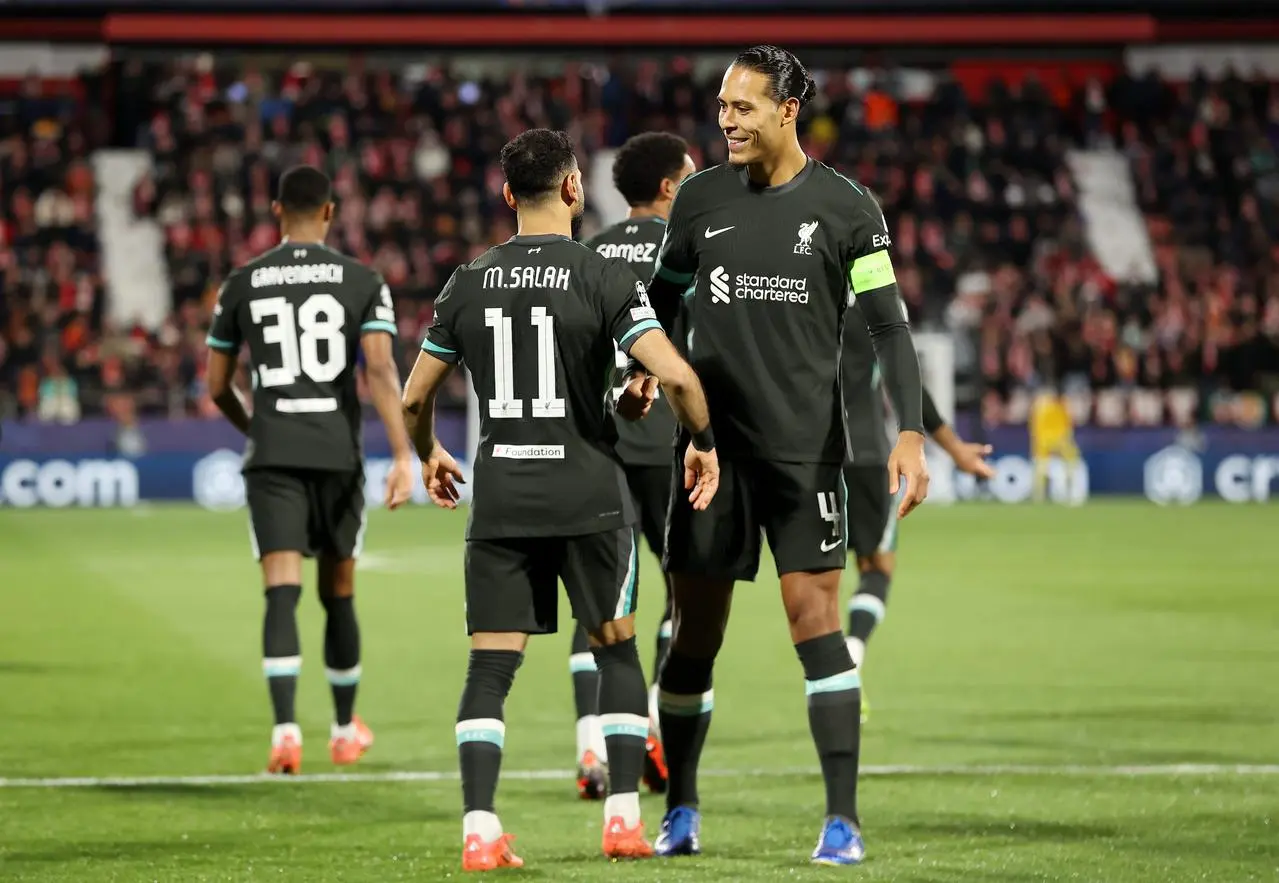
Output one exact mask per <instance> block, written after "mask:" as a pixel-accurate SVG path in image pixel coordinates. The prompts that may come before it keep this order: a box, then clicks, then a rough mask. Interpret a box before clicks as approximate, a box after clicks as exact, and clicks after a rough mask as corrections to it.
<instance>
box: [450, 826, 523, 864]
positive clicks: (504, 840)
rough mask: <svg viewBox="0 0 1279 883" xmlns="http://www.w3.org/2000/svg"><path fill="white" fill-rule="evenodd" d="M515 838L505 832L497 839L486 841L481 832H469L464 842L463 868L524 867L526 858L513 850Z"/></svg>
mask: <svg viewBox="0 0 1279 883" xmlns="http://www.w3.org/2000/svg"><path fill="white" fill-rule="evenodd" d="M514 839H515V838H514V837H512V836H511V835H510V834H503V835H502V836H501V837H499V838H497V839H496V840H492V841H486V840H484V839H483V838H481V837H480V835H479V834H468V835H467V836H466V841H465V842H464V843H463V844H462V870H463V871H494V870H497V869H498V868H522V867H524V859H522V858H520V857H519V856H518V855H516V854H515V853H514V852H512V851H511V841H512V840H514Z"/></svg>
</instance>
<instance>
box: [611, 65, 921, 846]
mask: <svg viewBox="0 0 1279 883" xmlns="http://www.w3.org/2000/svg"><path fill="white" fill-rule="evenodd" d="M815 92H816V87H815V85H814V84H813V80H812V78H811V77H810V76H809V75H808V73H807V71H805V70H804V67H803V66H802V65H801V64H800V63H799V61H798V60H797V59H796V58H795V56H793V55H792V54H791V53H789V52H787V51H785V50H783V49H779V48H777V47H776V46H757V47H754V48H752V49H748V50H746V51H744V52H742V53H741V54H740V55H738V56H737V58H736V59H735V60H734V62H733V63H732V64H731V65H730V66H729V68H728V70H727V71H726V72H725V74H724V79H723V83H722V85H721V87H720V92H719V125H720V128H721V129H722V130H723V132H724V137H725V139H726V140H727V142H728V157H729V158H728V162H727V163H726V164H725V165H721V166H715V167H713V168H710V169H707V170H705V171H702V172H698V173H697V174H694V175H691V176H690V177H689V178H687V179H686V180H685V181H684V183H683V184H682V185H681V186H680V190H679V193H678V195H677V196H676V198H675V204H674V206H672V208H671V215H670V219H669V222H668V225H667V229H666V236H665V238H664V239H663V241H662V248H661V252H660V254H659V257H658V265H657V268H656V272H655V274H654V276H653V281H652V283H651V284H650V286H649V296H650V297H651V299H652V303H653V305H654V308H655V309H656V310H657V311H658V313H659V316H660V317H661V320H662V322H663V325H665V326H667V327H669V324H668V323H670V322H671V321H672V318H673V316H674V315H675V312H676V309H677V307H678V304H679V303H680V302H681V295H682V294H683V293H684V291H685V289H687V288H688V286H689V284H690V283H695V285H696V288H695V293H694V295H693V297H692V300H691V317H690V324H691V334H692V344H691V346H690V353H689V355H690V361H691V362H692V364H693V367H694V369H695V370H697V372H698V375H699V376H700V377H701V378H702V382H703V384H705V386H706V390H707V396H708V398H709V400H710V402H711V408H712V411H711V422H712V424H713V425H714V428H715V432H716V436H717V438H718V439H719V444H720V453H721V455H722V458H723V459H722V461H721V464H720V468H721V470H722V472H721V477H720V494H719V496H718V497H717V498H716V502H715V506H714V507H713V508H712V509H710V510H708V511H707V512H705V513H696V512H694V511H693V510H692V508H691V507H690V506H689V505H688V504H687V502H686V501H685V500H684V499H683V498H682V496H676V497H674V498H673V499H672V501H671V509H670V516H669V521H668V525H667V533H666V555H665V565H666V569H667V570H668V571H669V572H670V573H671V574H672V576H673V585H674V594H675V605H674V607H675V614H674V619H675V634H674V637H673V640H672V644H671V649H670V653H669V655H668V656H667V658H666V664H665V666H664V667H663V669H662V674H661V680H660V690H661V692H660V696H659V708H660V717H661V732H662V741H663V747H664V749H665V753H666V761H667V765H668V769H669V775H670V778H669V785H668V790H667V792H666V803H667V807H668V811H667V813H666V817H665V819H664V820H663V822H662V830H661V834H660V836H659V837H658V840H657V843H656V844H655V846H656V850H657V852H658V854H660V855H687V854H692V853H696V852H699V851H700V833H699V829H700V823H701V817H700V814H699V809H698V793H697V766H698V760H699V758H700V756H701V752H702V746H703V743H704V742H705V739H706V732H707V728H708V726H709V724H710V717H711V711H712V707H713V693H712V691H711V672H712V668H713V666H714V661H715V656H716V654H717V653H718V652H719V649H720V646H721V644H722V641H723V636H724V628H725V624H726V621H727V618H728V611H729V603H730V600H731V598H732V592H733V585H734V583H735V582H736V581H737V580H753V579H754V577H755V574H756V572H757V570H758V567H759V556H760V542H761V537H760V535H761V533H763V534H765V535H767V537H768V542H769V546H770V547H771V549H772V552H773V557H774V559H775V560H776V564H777V571H778V574H779V576H780V577H781V591H782V603H783V606H784V607H785V610H786V617H787V620H788V621H789V624H790V632H791V640H792V641H793V642H794V645H795V650H796V652H797V653H798V655H799V660H800V663H801V665H802V667H803V670H804V678H805V681H806V683H805V692H806V693H807V695H808V717H809V725H810V728H811V730H812V734H813V739H814V742H815V743H816V747H817V754H818V756H819V758H820V761H821V767H822V774H823V777H824V779H825V783H826V819H825V821H824V823H823V825H822V832H821V835H820V837H819V840H818V844H817V848H816V849H815V850H814V852H813V854H812V860H813V861H814V862H818V863H822V864H854V863H856V862H859V861H860V860H861V858H862V855H863V852H864V847H863V844H862V839H861V834H860V830H859V827H858V818H857V765H858V751H859V744H860V726H861V724H860V717H859V715H860V699H859V693H858V674H857V671H856V670H855V669H854V667H853V662H852V659H851V658H850V657H849V655H848V646H847V645H846V644H845V642H844V634H843V628H842V623H841V621H840V620H841V617H840V603H839V582H840V580H839V577H840V570H841V569H842V568H843V567H844V559H845V552H844V550H845V542H846V541H845V524H844V492H843V488H842V482H841V480H840V477H841V467H842V464H843V461H844V432H843V426H842V422H843V421H842V412H843V403H842V401H841V396H840V389H839V387H840V378H839V359H840V334H841V330H842V327H843V324H844V316H845V311H846V307H847V305H848V302H849V300H850V297H855V298H856V299H857V301H858V302H859V303H860V305H861V315H864V316H865V321H866V322H868V323H869V327H870V334H871V336H872V338H873V340H874V348H875V352H876V355H877V357H878V359H879V362H880V364H881V365H882V366H883V369H884V375H885V384H886V386H887V388H888V390H889V392H890V394H891V395H892V399H893V405H894V408H895V410H896V412H897V413H898V414H899V415H900V422H901V430H902V431H901V434H900V436H899V440H898V443H897V445H896V447H895V448H894V450H893V452H892V454H891V455H890V457H889V462H888V472H889V474H890V476H891V487H892V490H893V491H894V492H895V491H896V490H897V488H898V486H899V484H900V482H901V481H902V479H903V478H904V479H905V480H906V492H905V495H904V496H903V498H902V502H901V505H900V508H899V514H901V515H905V514H906V513H908V512H910V511H911V510H912V509H914V507H915V506H917V505H918V504H919V503H920V502H922V501H923V499H924V497H925V495H926V493H927V488H928V475H927V470H926V467H925V463H924V436H923V425H922V419H921V407H922V406H921V403H920V399H921V386H920V375H919V362H918V359H917V357H916V355H915V349H914V345H913V343H912V340H911V335H910V329H909V326H908V325H907V322H906V313H905V309H904V306H903V304H902V302H901V299H900V297H899V296H898V293H897V285H896V279H895V277H894V275H893V265H892V260H891V259H890V257H889V254H888V246H889V236H888V231H887V230H886V229H885V224H884V218H883V215H882V214H881V213H880V210H879V206H878V204H877V203H876V202H875V201H874V200H873V199H872V198H871V196H870V195H869V194H868V193H867V192H866V190H865V189H864V188H863V187H861V186H860V185H858V184H856V183H854V182H853V181H850V180H849V179H847V178H844V177H843V176H841V175H838V174H836V173H835V172H834V171H833V170H832V169H830V168H829V167H827V166H825V165H823V164H821V163H819V162H816V161H814V160H812V159H810V158H809V157H808V156H806V155H805V154H804V151H803V149H802V148H801V147H800V144H799V139H798V137H797V135H796V131H795V124H796V119H797V117H798V115H799V112H800V109H801V108H802V107H803V105H804V104H805V103H806V102H807V101H808V100H809V99H811V98H812V97H813V95H814V93H815ZM643 384H644V381H643V378H642V377H639V376H637V377H635V378H634V379H633V380H632V381H631V382H630V383H628V385H627V389H626V393H625V397H632V398H640V397H642V395H643Z"/></svg>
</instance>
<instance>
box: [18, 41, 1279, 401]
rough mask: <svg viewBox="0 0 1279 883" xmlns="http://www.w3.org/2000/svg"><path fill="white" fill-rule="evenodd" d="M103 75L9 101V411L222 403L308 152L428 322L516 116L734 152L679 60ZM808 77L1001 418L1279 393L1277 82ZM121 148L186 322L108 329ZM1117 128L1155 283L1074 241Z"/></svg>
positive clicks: (484, 214)
mask: <svg viewBox="0 0 1279 883" xmlns="http://www.w3.org/2000/svg"><path fill="white" fill-rule="evenodd" d="M107 79H108V80H109V81H110V83H111V87H112V88H111V92H110V100H108V97H107V93H105V92H103V91H102V88H103V87H102V81H103V78H101V77H97V76H95V77H91V78H86V79H85V80H84V81H83V82H81V83H79V84H77V85H76V88H74V89H70V88H61V89H57V90H51V88H50V87H49V86H48V84H41V83H40V82H39V81H38V80H32V81H29V82H27V83H25V84H24V85H23V86H22V88H21V90H20V92H19V94H16V95H11V96H7V97H5V98H4V99H3V100H4V101H6V102H7V106H6V107H5V110H7V111H11V112H6V113H3V114H0V202H2V205H3V211H2V212H0V214H2V215H3V220H0V290H2V291H3V292H4V299H3V306H0V327H2V328H3V335H2V336H0V388H2V389H3V390H5V391H8V394H7V400H5V399H0V414H3V413H4V412H5V411H6V410H7V411H15V410H16V411H17V413H18V414H20V415H27V416H32V417H35V418H36V419H40V420H54V421H62V422H73V421H74V420H76V419H78V417H79V415H80V414H81V413H91V412H92V413H96V412H100V411H106V412H108V413H113V414H115V413H117V412H118V413H124V414H125V415H126V416H127V414H128V412H129V411H131V410H133V409H138V410H141V411H142V412H158V413H164V414H169V415H172V416H178V415H210V414H211V413H212V411H211V409H210V407H209V405H208V402H207V397H206V396H205V395H204V394H203V388H202V383H201V378H200V374H201V371H202V370H203V368H202V366H203V359H204V354H203V343H202V341H203V329H204V328H205V327H206V325H207V321H208V315H209V311H210V308H211V306H212V303H213V299H214V297H215V294H216V290H217V287H218V285H219V284H220V282H221V280H222V279H223V278H224V277H225V276H226V274H227V272H228V271H229V270H231V269H232V268H234V267H235V266H237V265H239V264H241V263H243V262H245V261H246V260H248V259H249V258H250V257H251V256H252V255H254V254H256V253H257V252H260V251H262V250H264V249H266V248H268V247H270V246H271V245H273V244H274V243H275V242H276V241H277V235H278V234H277V233H276V230H275V226H274V222H273V219H272V217H271V214H270V201H271V197H272V193H273V187H274V184H275V181H276V179H277V177H278V175H279V174H280V172H281V171H283V170H284V169H285V168H287V167H288V166H290V165H293V164H295V163H312V164H316V165H320V166H322V167H324V168H326V170H328V171H329V172H331V173H332V175H333V176H334V181H335V187H336V192H337V194H338V212H337V216H336V219H335V223H334V229H333V233H332V236H331V240H330V242H331V244H332V245H333V246H334V247H336V248H338V249H340V250H342V251H345V252H348V253H350V254H353V255H355V256H358V257H359V258H360V259H361V260H364V261H366V262H368V263H369V264H370V265H371V266H373V267H375V268H376V269H377V270H378V271H379V272H381V273H382V274H383V275H384V276H385V277H386V279H387V281H388V283H389V284H390V285H391V288H392V290H393V291H394V294H395V298H396V306H397V313H398V315H399V320H400V332H401V334H400V337H401V340H402V341H406V342H412V341H415V340H417V339H420V336H421V333H422V330H423V328H424V327H425V325H426V324H427V323H429V321H430V318H431V314H432V313H431V310H432V307H431V304H432V299H433V298H434V297H435V295H436V294H437V293H438V292H439V290H440V288H441V286H442V285H443V284H444V282H445V281H446V280H447V278H448V276H449V274H450V273H451V272H452V270H453V269H454V267H456V266H458V265H459V264H462V263H465V262H467V261H469V260H471V259H472V258H473V257H475V256H477V255H478V254H479V253H481V252H482V251H483V250H484V249H485V248H487V247H488V246H490V245H492V244H494V243H496V242H500V241H502V240H504V239H506V238H507V237H508V236H510V235H511V234H512V233H513V232H514V218H513V215H512V214H511V213H510V212H509V211H508V210H507V209H506V207H505V205H504V204H503V203H502V200H501V196H500V186H499V185H500V173H499V170H498V168H497V164H496V157H497V154H498V150H499V148H500V147H501V145H502V144H503V143H504V142H505V141H506V140H507V139H509V138H510V137H512V136H514V135H515V134H517V133H518V132H519V131H521V130H523V129H525V128H527V127H530V126H548V127H552V128H561V129H565V130H567V131H568V132H570V134H571V135H572V137H573V139H574V141H575V143H576V144H577V146H578V151H579V156H580V157H581V158H582V161H583V165H584V167H587V168H589V162H588V158H589V157H591V156H592V155H593V154H594V153H595V152H596V151H598V150H600V149H602V148H607V147H611V146H616V145H618V144H620V143H621V142H622V141H623V140H624V139H625V138H626V137H627V136H629V135H631V134H634V133H636V132H638V131H643V130H648V129H663V130H669V131H674V132H677V133H678V134H680V135H683V136H684V137H685V138H686V139H687V140H688V141H689V143H690V145H691V149H692V152H693V154H694V159H695V160H696V161H697V163H698V165H699V167H703V166H705V165H708V164H712V163H716V162H719V161H721V160H722V159H723V157H724V144H723V139H722V137H721V136H720V135H719V133H718V129H717V127H716V125H715V116H714V107H715V104H714V95H715V89H716V88H717V85H718V84H717V82H716V81H715V79H714V78H713V77H712V78H709V79H707V78H701V77H698V76H695V69H694V67H693V66H692V65H691V64H690V63H688V62H685V61H682V60H680V59H674V60H672V61H671V62H670V63H669V64H666V65H659V64H658V63H656V62H653V61H645V62H639V63H636V64H634V65H630V66H619V67H617V68H615V69H611V70H606V69H604V68H602V67H599V66H595V65H590V64H569V65H566V66H564V67H563V69H562V71H561V72H560V73H559V74H557V75H556V76H555V77H553V78H543V77H539V76H533V75H529V74H522V73H509V72H499V71H497V70H496V69H495V70H494V73H493V75H492V76H491V77H490V78H488V79H479V80H470V79H463V78H462V77H460V76H459V75H456V74H454V73H452V72H450V70H449V69H447V68H439V67H428V66H416V67H400V68H395V69H392V68H389V67H388V68H384V67H375V66H372V65H370V66H367V67H366V66H365V65H363V64H362V63H360V62H359V61H358V60H354V59H353V60H350V63H349V64H347V63H345V61H344V63H343V66H341V67H336V66H335V67H332V68H327V69H321V68H318V67H316V68H313V67H311V66H310V65H308V64H304V63H296V64H293V65H292V66H290V67H287V68H279V69H275V68H272V67H271V66H270V65H268V64H266V63H262V64H261V65H259V64H257V63H244V62H243V61H241V62H239V63H235V64H229V65H228V66H226V67H222V66H220V65H217V64H215V63H214V61H213V59H211V58H210V57H208V56H201V57H192V58H186V59H181V60H177V61H173V60H169V61H166V62H154V63H153V62H146V63H144V62H142V61H136V60H135V61H126V62H124V63H121V64H117V65H116V66H114V68H113V69H112V74H111V76H110V77H108V78H107ZM817 79H818V84H819V87H820V95H819V97H818V99H817V101H816V102H815V103H814V106H813V109H812V110H811V111H809V112H808V113H807V114H806V117H805V119H804V120H803V133H804V137H803V143H804V144H805V147H806V149H807V150H808V151H809V153H810V154H811V155H812V156H814V157H816V158H818V159H820V160H823V161H825V162H827V163H830V164H832V165H834V166H836V167H837V168H840V169H842V170H843V171H845V172H847V173H848V174H849V175H851V176H852V177H854V178H856V179H858V180H860V181H862V182H864V183H866V184H868V185H869V186H871V187H872V188H873V189H874V190H875V191H876V193H877V194H878V195H879V197H880V198H881V200H882V202H883V205H884V208H885V214H886V216H887V219H888V222H889V225H890V228H891V229H892V232H893V238H894V258H895V262H896V265H897V275H898V279H899V281H900V283H901V290H902V294H903V296H904V297H905V298H906V300H907V302H908V305H909V308H910V310H911V313H912V319H913V320H914V321H915V323H916V325H917V326H918V327H923V328H932V329H937V330H949V331H951V332H952V333H953V334H954V335H955V336H956V339H957V341H958V342H959V346H958V348H957V352H958V363H957V369H958V372H959V374H960V375H961V378H960V379H961V381H963V380H964V379H965V378H967V379H968V380H969V381H970V382H969V383H968V384H967V386H968V387H969V388H971V390H972V391H973V393H974V395H980V396H981V397H982V402H983V405H984V408H983V410H984V413H985V415H986V416H987V418H988V419H990V420H992V421H995V422H999V421H1001V420H1003V419H1011V418H1008V417H1007V414H1006V412H1005V409H1004V408H1003V404H1004V403H1005V402H1006V401H1008V400H1009V399H1010V398H1011V397H1013V396H1014V395H1015V394H1016V392H1017V391H1018V390H1024V389H1028V388H1033V387H1035V386H1037V385H1038V384H1041V383H1044V382H1050V383H1054V384H1058V385H1061V386H1063V387H1064V388H1065V389H1067V390H1089V389H1092V390H1096V389H1102V388H1114V387H1120V388H1125V387H1127V388H1146V389H1154V390H1168V389H1171V388H1174V387H1188V388H1193V389H1195V390H1196V392H1197V393H1198V397H1199V399H1200V400H1201V401H1202V402H1204V403H1205V412H1204V415H1203V416H1206V417H1208V418H1209V419H1211V418H1212V417H1214V416H1220V415H1219V414H1216V412H1214V411H1213V410H1212V409H1211V407H1209V403H1211V401H1212V400H1213V395H1214V394H1215V393H1218V392H1220V391H1230V390H1233V391H1241V390H1262V391H1264V392H1266V393H1267V394H1268V395H1273V393H1275V392H1276V391H1279V252H1277V251H1276V250H1275V249H1274V248H1273V247H1272V245H1271V243H1273V242H1274V241H1275V239H1276V235H1279V162H1277V161H1276V144H1279V140H1277V139H1279V86H1277V85H1276V84H1274V83H1271V82H1268V81H1264V80H1248V81H1245V80H1242V79H1240V78H1238V77H1233V76H1230V77H1225V78H1223V79H1221V80H1219V81H1216V82H1209V81H1207V80H1206V79H1203V78H1199V79H1196V80H1194V81H1193V82H1191V83H1187V84H1177V85H1173V84H1167V83H1164V82H1161V81H1160V80H1159V79H1158V78H1157V77H1155V76H1153V75H1151V76H1147V77H1144V78H1139V79H1138V78H1132V77H1128V76H1121V77H1120V78H1119V79H1118V80H1116V81H1115V82H1113V83H1111V84H1108V85H1106V86H1104V87H1103V86H1102V85H1101V84H1100V83H1096V82H1092V83H1088V84H1085V85H1084V86H1082V87H1081V88H1079V89H1076V90H1074V91H1073V92H1068V93H1066V94H1062V93H1061V91H1060V90H1049V89H1046V88H1043V87H1041V86H1040V85H1039V84H1038V83H1037V82H1036V81H1034V80H1033V79H1030V80H1027V81H1025V82H1020V83H1005V82H992V83H991V84H990V86H989V89H988V90H987V92H986V94H984V95H973V94H971V93H970V92H969V91H967V90H965V89H964V88H962V87H961V86H960V84H958V83H956V82H954V81H951V80H949V79H948V78H947V77H945V76H944V75H942V76H939V77H937V78H935V84H934V86H933V88H932V89H931V92H930V94H929V95H928V96H926V97H922V98H921V97H919V96H918V95H916V94H914V92H911V93H910V95H909V96H908V95H907V93H906V92H905V90H904V86H903V80H904V78H903V77H901V76H899V75H898V73H897V72H887V73H879V74H874V75H871V74H867V73H866V72H864V71H857V72H848V71H836V70H826V71H820V72H818V74H817ZM51 93H52V94H51ZM112 128H114V131H113V132H112V131H111V129H112ZM108 141H113V142H114V143H117V144H127V145H137V146H141V147H144V148H146V149H148V150H150V152H151V153H152V155H153V158H154V170H153V173H152V174H151V175H150V176H149V177H147V178H146V179H144V180H143V181H141V182H140V183H139V184H138V186H137V188H136V191H135V193H134V210H135V212H136V213H137V214H138V215H139V216H142V217H151V218H154V219H155V220H156V221H157V222H158V223H159V224H160V225H161V227H162V228H163V230H164V233H165V242H166V252H167V255H166V256H167V260H168V263H169V273H170V277H171V279H172V285H173V298H174V304H173V314H172V316H171V317H170V318H169V319H168V320H167V321H166V322H165V323H164V325H163V326H162V327H161V328H160V329H158V330H155V331H144V330H142V329H136V328H117V327H113V326H112V325H111V324H110V323H109V322H105V321H104V320H103V315H102V312H103V311H102V302H103V282H102V273H101V268H100V264H99V259H98V258H99V254H98V246H97V238H96V236H95V233H94V212H93V192H94V182H93V174H92V170H91V167H90V165H89V159H88V158H89V156H90V153H91V151H92V150H93V149H94V148H95V147H97V146H99V145H101V144H104V143H106V142H108ZM1101 144H1109V145H1112V146H1114V147H1116V148H1117V149H1119V150H1121V151H1122V152H1123V153H1124V154H1125V155H1126V157H1127V158H1128V160H1129V161H1130V162H1131V166H1132V170H1133V175H1134V180H1135V183H1136V186H1137V191H1138V196H1139V200H1140V206H1141V209H1142V210H1143V212H1145V214H1146V216H1147V226H1148V229H1149V231H1150V234H1151V238H1152V242H1153V245H1154V249H1155V255H1156V261H1157V266H1158V269H1159V281H1158V282H1157V283H1156V284H1153V285H1147V284H1140V283H1135V282H1131V281H1129V280H1125V279H1116V278H1112V277H1111V276H1110V275H1108V274H1107V273H1106V272H1105V271H1104V270H1103V269H1102V267H1101V266H1100V265H1099V263H1098V262H1097V261H1096V260H1095V259H1094V258H1093V257H1092V256H1091V255H1090V254H1089V251H1088V248H1087V247H1086V244H1085V236H1084V233H1085V231H1084V229H1083V226H1082V222H1081V220H1080V218H1079V215H1078V212H1077V199H1076V191H1075V184H1074V182H1073V180H1072V178H1071V175H1070V173H1069V171H1068V169H1067V166H1066V162H1065V155H1066V151H1067V150H1068V149H1070V148H1071V147H1074V146H1081V145H1088V146H1094V145H1101ZM588 202H589V200H588ZM585 223H586V224H587V225H588V226H587V232H590V229H591V227H592V225H595V224H597V223H598V220H594V219H591V218H589V217H588V219H587V220H586V222H585ZM402 349H403V350H404V351H405V354H406V355H405V358H411V355H412V353H411V351H412V347H411V346H405V347H402ZM461 383H462V381H461V380H458V381H457V385H456V386H454V387H453V388H452V390H451V395H452V396H453V399H454V401H458V400H460V397H461V396H462V394H463V387H462V385H461ZM962 385H963V384H962V383H961V386H962ZM126 390H127V391H128V393H129V395H121V394H120V393H122V392H124V391H126ZM971 398H972V397H971V396H970V403H971Z"/></svg>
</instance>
